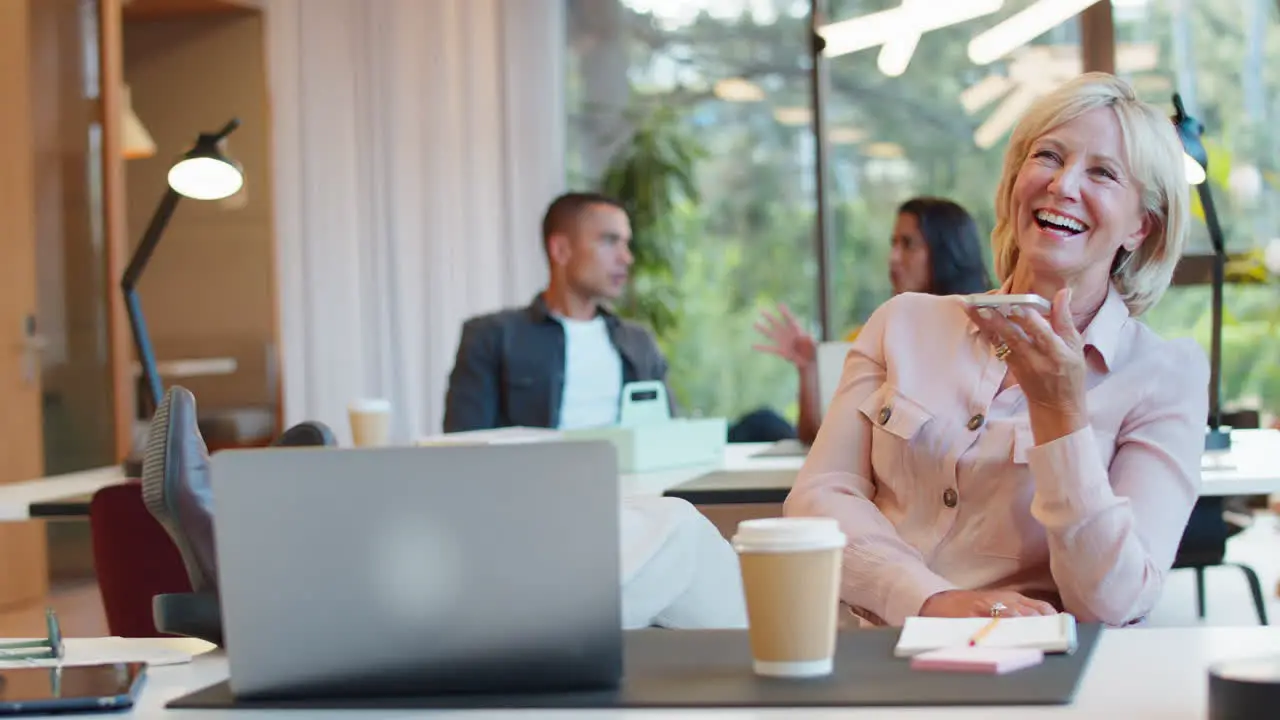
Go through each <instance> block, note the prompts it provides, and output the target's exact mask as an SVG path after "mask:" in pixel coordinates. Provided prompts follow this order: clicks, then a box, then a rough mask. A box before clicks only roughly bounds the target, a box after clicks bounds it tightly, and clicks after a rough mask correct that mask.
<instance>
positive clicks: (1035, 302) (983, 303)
mask: <svg viewBox="0 0 1280 720" xmlns="http://www.w3.org/2000/svg"><path fill="white" fill-rule="evenodd" d="M964 301H965V304H967V305H969V306H970V307H989V308H995V309H997V310H1000V311H1002V312H1003V311H1005V310H1007V309H1008V308H1012V307H1031V308H1035V309H1036V310H1039V311H1040V312H1042V313H1048V312H1049V311H1050V310H1052V309H1053V304H1052V303H1050V302H1049V301H1048V300H1045V299H1044V298H1042V297H1040V296H1039V295H1033V294H1027V295H996V294H991V295H988V294H986V293H977V294H974V295H965V296H964Z"/></svg>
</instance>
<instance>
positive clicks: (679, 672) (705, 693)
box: [168, 625, 1102, 710]
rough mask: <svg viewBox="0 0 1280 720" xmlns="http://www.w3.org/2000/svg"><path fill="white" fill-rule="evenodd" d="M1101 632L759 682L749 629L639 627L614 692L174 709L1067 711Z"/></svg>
mask: <svg viewBox="0 0 1280 720" xmlns="http://www.w3.org/2000/svg"><path fill="white" fill-rule="evenodd" d="M1101 630H1102V628H1101V626H1100V625H1081V626H1080V627H1079V628H1078V639H1079V647H1078V649H1077V650H1076V652H1075V653H1073V654H1071V655H1046V656H1045V661H1044V663H1043V664H1041V665H1037V666H1035V667H1032V668H1027V669H1024V670H1019V671H1017V672H1013V673H1010V674H1007V675H983V674H971V673H954V672H926V671H919V670H912V669H911V667H910V665H909V664H908V661H907V660H906V659H904V658H895V657H893V647H894V645H895V644H896V643H897V639H898V632H899V631H898V630H897V629H892V628H886V629H874V630H853V631H849V632H845V633H841V636H840V641H839V644H838V648H837V651H836V662H835V673H834V674H833V675H831V676H828V677H826V678H816V679H807V680H778V679H770V678H760V677H757V676H756V675H755V674H754V673H753V672H752V670H751V654H750V649H749V645H748V641H747V634H746V632H745V631H734V630H686V631H679V630H637V631H631V632H628V633H626V659H625V667H626V676H625V678H624V680H623V682H622V685H621V687H619V688H618V689H615V690H601V691H587V692H572V693H544V694H521V695H503V694H492V695H433V696H427V697H361V698H310V699H297V700H253V701H237V700H236V699H235V698H234V697H233V696H232V695H231V691H230V686H229V685H228V683H227V682H225V681H224V682H221V683H219V684H217V685H214V686H211V687H208V688H205V689H203V690H199V691H197V692H194V693H192V694H190V695H186V696H184V697H180V698H177V699H175V700H173V701H172V702H170V703H169V705H168V707H170V708H204V709H233V708H234V709H309V710H336V709H353V710H354V709H379V710H391V709H425V708H435V709H446V708H448V709H481V708H488V709H493V708H507V709H512V708H562V709H568V708H712V707H793V706H799V707H852V706H925V705H1065V704H1068V703H1070V702H1071V701H1072V699H1073V698H1074V696H1075V693H1076V689H1077V687H1078V686H1079V684H1080V679H1081V677H1082V676H1083V675H1084V670H1085V667H1086V666H1087V665H1088V663H1089V657H1090V655H1091V654H1092V653H1093V649H1094V646H1095V645H1096V643H1097V640H1098V636H1099V634H1100V633H1101Z"/></svg>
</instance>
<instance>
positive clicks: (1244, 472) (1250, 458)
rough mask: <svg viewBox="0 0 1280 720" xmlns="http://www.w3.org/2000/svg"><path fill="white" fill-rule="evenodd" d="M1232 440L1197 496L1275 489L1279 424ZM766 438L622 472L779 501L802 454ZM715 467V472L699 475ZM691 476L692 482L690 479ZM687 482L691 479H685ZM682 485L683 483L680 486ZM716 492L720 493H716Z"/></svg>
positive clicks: (650, 483)
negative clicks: (717, 453)
mask: <svg viewBox="0 0 1280 720" xmlns="http://www.w3.org/2000/svg"><path fill="white" fill-rule="evenodd" d="M1231 438H1232V446H1231V449H1230V450H1227V451H1224V452H1215V453H1205V455H1204V462H1203V463H1202V465H1201V480H1202V482H1201V486H1200V495H1201V496H1205V497H1208V496H1223V495H1269V494H1271V493H1280V430H1236V431H1234V432H1232V433H1231ZM768 447H769V443H743V444H739V445H729V446H728V447H727V448H726V450H725V459H724V462H723V463H722V464H721V465H719V466H713V467H700V468H681V469H680V470H673V471H670V472H666V473H650V474H648V475H634V476H626V477H625V479H624V480H625V482H626V483H627V485H625V486H624V487H628V488H629V489H631V490H632V491H634V492H646V491H656V492H665V491H668V490H671V491H672V492H673V493H674V494H676V495H681V496H683V495H684V494H685V493H689V497H690V498H694V497H695V496H694V495H693V494H692V493H693V492H694V491H697V496H696V497H697V498H698V500H696V501H695V500H692V499H691V502H695V504H717V503H724V504H738V503H742V502H763V501H764V500H760V499H756V500H751V499H747V500H743V497H744V496H750V495H751V494H754V495H757V496H761V497H764V496H770V499H769V500H768V501H769V502H780V501H781V498H780V497H777V496H783V495H785V494H786V492H787V491H788V490H790V489H791V485H792V482H793V481H794V480H795V475H796V472H798V471H799V470H800V467H801V466H802V465H803V464H804V458H802V457H763V458H762V457H754V456H755V455H756V454H757V453H759V452H761V451H762V450H764V449H766V448H768ZM708 473H714V474H715V475H714V476H710V477H706V478H703V479H702V480H700V481H699V480H698V479H699V478H701V477H703V476H704V475H707V474H708ZM695 481H696V482H695ZM690 483H692V484H690ZM682 486H683V487H682ZM716 496H721V497H722V498H723V499H717V497H716Z"/></svg>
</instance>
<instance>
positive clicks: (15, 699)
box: [0, 663, 147, 715]
mask: <svg viewBox="0 0 1280 720" xmlns="http://www.w3.org/2000/svg"><path fill="white" fill-rule="evenodd" d="M146 668H147V666H146V663H109V664H104V665H72V666H55V667H7V668H3V669H0V715H43V714H47V713H65V712H90V711H103V710H120V709H124V708H129V707H133V704H134V702H135V701H136V700H137V699H138V693H140V692H141V690H142V683H143V681H144V678H145V677H146Z"/></svg>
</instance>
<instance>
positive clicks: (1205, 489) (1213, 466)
mask: <svg viewBox="0 0 1280 720" xmlns="http://www.w3.org/2000/svg"><path fill="white" fill-rule="evenodd" d="M1231 437H1232V441H1233V444H1232V448H1231V450H1230V451H1228V452H1227V453H1223V454H1219V455H1215V456H1208V455H1206V464H1205V466H1204V467H1205V470H1204V471H1203V479H1204V482H1203V484H1202V485H1201V488H1200V494H1201V495H1204V496H1213V495H1268V494H1271V493H1280V430H1237V431H1235V432H1233V433H1232V434H1231ZM767 447H769V444H768V443H734V444H729V445H726V446H725V452H724V460H723V461H722V462H720V463H719V464H709V465H694V466H688V467H680V468H673V469H670V470H661V471H657V472H650V473H637V474H628V475H623V476H622V478H621V487H622V492H623V493H624V494H630V495H661V494H662V493H664V492H666V491H667V490H671V489H673V488H677V487H679V486H681V485H684V484H685V483H689V482H692V481H694V480H697V479H698V478H700V477H702V476H703V475H706V474H707V473H710V472H715V471H725V472H727V473H732V474H733V475H736V476H737V477H730V478H726V479H725V482H724V483H722V484H724V485H728V486H733V485H737V486H745V487H751V488H773V489H775V490H778V489H780V490H781V491H783V492H785V490H786V489H787V488H790V487H791V483H792V481H793V480H794V479H795V474H796V472H797V471H798V470H799V469H800V466H801V465H803V464H804V458H802V457H756V455H757V454H758V453H760V452H761V451H762V450H764V449H766V448H767ZM124 479H125V477H124V472H123V471H122V470H121V469H120V467H119V466H116V465H111V466H107V467H103V468H95V469H93V470H85V471H82V472H75V473H68V474H66V475H57V476H51V477H44V478H36V479H34V480H27V481H24V482H16V483H6V484H0V522H15V521H22V520H28V519H30V518H31V505H32V504H33V503H56V502H58V501H61V500H67V501H68V502H71V501H72V499H74V498H80V501H79V502H78V503H76V504H77V507H79V506H81V505H82V504H83V500H84V496H87V495H91V494H93V493H94V492H96V491H97V490H98V489H100V488H102V487H105V486H107V485H114V484H116V483H119V482H123V481H124ZM81 510H82V508H81V509H80V510H77V512H79V513H80V514H84V513H83V512H81ZM61 514H62V515H63V516H66V513H61ZM73 514H74V513H73Z"/></svg>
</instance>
